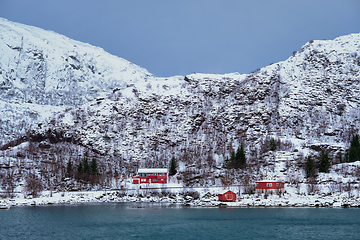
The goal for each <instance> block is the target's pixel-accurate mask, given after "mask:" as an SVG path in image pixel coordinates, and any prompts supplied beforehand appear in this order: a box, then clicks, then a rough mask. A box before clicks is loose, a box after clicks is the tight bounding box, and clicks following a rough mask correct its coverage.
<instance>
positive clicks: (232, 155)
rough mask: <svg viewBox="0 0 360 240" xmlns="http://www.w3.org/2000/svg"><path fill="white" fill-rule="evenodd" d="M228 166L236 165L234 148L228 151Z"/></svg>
mask: <svg viewBox="0 0 360 240" xmlns="http://www.w3.org/2000/svg"><path fill="white" fill-rule="evenodd" d="M229 161H230V167H231V168H235V167H236V163H237V162H236V154H235V151H234V149H233V150H231V153H230V160H229Z"/></svg>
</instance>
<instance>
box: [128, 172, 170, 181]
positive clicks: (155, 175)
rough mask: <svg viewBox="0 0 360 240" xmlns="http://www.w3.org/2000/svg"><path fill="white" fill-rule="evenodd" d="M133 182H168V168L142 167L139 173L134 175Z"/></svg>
mask: <svg viewBox="0 0 360 240" xmlns="http://www.w3.org/2000/svg"><path fill="white" fill-rule="evenodd" d="M132 183H133V184H142V183H167V169H166V168H140V169H139V170H138V175H137V176H133V177H132Z"/></svg>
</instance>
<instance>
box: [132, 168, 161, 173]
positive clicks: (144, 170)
mask: <svg viewBox="0 0 360 240" xmlns="http://www.w3.org/2000/svg"><path fill="white" fill-rule="evenodd" d="M138 173H167V168H139V170H138Z"/></svg>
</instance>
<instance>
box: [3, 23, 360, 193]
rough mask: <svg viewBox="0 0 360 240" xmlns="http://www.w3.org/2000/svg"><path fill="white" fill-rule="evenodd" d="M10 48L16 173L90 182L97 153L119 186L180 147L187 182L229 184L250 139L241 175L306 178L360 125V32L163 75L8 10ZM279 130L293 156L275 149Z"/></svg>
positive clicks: (8, 89) (8, 165)
mask: <svg viewBox="0 0 360 240" xmlns="http://www.w3.org/2000/svg"><path fill="white" fill-rule="evenodd" d="M0 56H1V57H0V96H1V99H0V116H1V119H0V145H3V144H7V143H9V141H10V140H15V139H17V141H13V142H11V143H10V144H7V145H3V147H2V149H5V148H7V147H13V148H11V149H9V150H6V151H2V156H4V157H0V170H1V168H4V169H6V171H5V170H4V171H3V173H2V170H1V171H0V177H1V176H5V175H6V174H8V175H7V177H6V179H12V181H13V182H16V183H19V182H21V181H23V180H24V176H23V175H24V174H23V171H25V172H26V173H27V175H29V176H31V174H32V171H34V170H35V171H36V174H38V175H41V177H42V179H45V180H44V181H43V185H44V186H45V187H46V188H47V189H51V188H52V187H53V186H55V187H56V188H57V189H72V188H73V187H74V184H75V185H76V181H77V183H79V184H80V185H83V184H84V183H85V184H86V181H85V182H84V181H83V180H84V179H81V177H79V176H76V174H75V172H76V168H77V166H79V165H80V162H81V161H83V160H84V159H88V158H96V159H97V160H98V164H99V165H98V167H99V172H100V175H101V176H99V177H101V182H102V183H101V184H105V185H106V184H108V185H109V186H111V184H112V181H113V178H116V179H117V180H118V179H119V178H122V179H126V178H127V177H129V176H130V175H131V174H133V173H135V171H136V169H137V168H138V167H139V166H141V167H167V166H168V163H169V160H170V159H171V158H172V157H175V158H176V159H177V160H178V165H179V173H178V175H177V176H176V178H177V179H176V181H182V183H183V184H184V185H185V186H193V185H194V184H197V185H198V186H209V185H219V183H220V179H221V181H222V180H224V179H225V180H226V178H228V177H229V174H228V173H225V170H224V169H223V168H221V166H222V164H223V162H224V157H226V156H228V155H229V154H230V152H231V150H233V149H236V148H237V147H238V146H239V145H240V144H243V145H244V146H245V152H246V157H247V159H248V165H247V167H246V169H240V170H236V171H235V170H234V171H232V172H231V174H232V175H231V178H232V180H233V183H234V182H235V183H243V182H244V181H245V179H246V178H247V179H249V176H250V178H252V180H261V179H264V178H271V179H277V178H287V181H288V182H292V180H294V179H295V178H296V179H297V180H296V181H303V180H304V177H305V176H304V171H303V170H302V169H301V168H302V167H301V166H303V165H304V155H308V154H309V153H310V154H315V153H316V151H319V150H321V149H328V150H330V157H331V160H332V161H333V162H335V163H336V162H339V159H338V156H340V155H338V153H341V152H342V153H344V150H345V149H346V148H347V147H348V145H349V141H350V138H351V137H352V135H353V134H356V133H359V130H360V119H359V118H360V82H359V81H360V34H351V35H347V36H341V37H338V38H336V39H334V40H327V41H325V40H323V41H317V40H315V41H310V42H308V43H306V44H305V45H304V46H303V47H301V48H300V50H299V51H296V52H294V53H293V54H292V56H290V57H289V58H288V59H287V60H285V61H283V62H279V63H275V64H272V65H270V66H267V67H264V68H261V69H259V70H257V71H255V72H253V73H250V74H239V73H229V74H224V75H218V74H199V73H194V74H190V75H187V76H174V77H169V78H156V77H154V76H152V75H151V74H149V73H148V72H147V71H146V70H145V69H142V68H140V67H138V66H136V65H134V64H132V63H129V62H128V61H126V60H124V59H121V58H118V57H115V56H112V55H110V54H108V53H106V52H104V51H103V50H102V49H100V48H96V47H93V46H90V45H88V44H84V43H80V42H77V41H74V40H71V39H68V38H66V37H64V36H62V35H59V34H56V33H53V32H49V31H45V30H41V29H38V28H35V27H29V26H25V25H22V24H17V23H12V22H9V21H7V20H5V19H0ZM271 138H274V139H275V140H276V143H277V149H276V150H283V151H286V152H282V153H281V154H283V155H284V156H291V159H290V160H288V159H286V160H284V159H282V158H281V157H280V158H279V157H278V155H279V152H276V153H275V152H273V151H269V150H270V144H269V143H270V142H271V141H270V139H271ZM25 141H27V142H28V143H24V142H25ZM1 143H2V144H1ZM14 146H15V147H14ZM281 154H280V155H281ZM5 156H6V157H5ZM279 159H280V160H279ZM69 163H71V164H72V165H70V167H69ZM355 167H357V165H356V166H355V165H354V169H355ZM333 168H334V169H335V167H333ZM65 169H66V170H65ZM69 169H70V170H69ZM334 171H335V170H334ZM354 171H355V170H354ZM356 171H357V170H356ZM1 174H3V175H1ZM14 176H16V177H17V180H16V179H15V180H14ZM247 176H248V177H247ZM336 176H338V175H336ZM345 176H346V174H345ZM69 177H70V178H72V179H71V180H70V178H69ZM354 177H355V176H354ZM65 179H67V180H66V181H65ZM291 179H292V180H291ZM329 179H330V178H328V176H326V177H325V176H324V174H323V175H321V176H320V177H319V180H321V181H327V180H329ZM88 180H89V179H88ZM117 180H116V181H117ZM330 180H331V179H330ZM348 180H349V181H350V180H351V179H348ZM12 181H9V182H12ZM226 181H227V180H226ZM246 181H247V182H248V180H246ZM9 182H7V183H9ZM3 184H4V181H3ZM65 184H67V185H68V186H65ZM222 184H224V182H222ZM5 185H6V184H5ZM83 187H84V186H83ZM75 188H76V187H75ZM80 188H82V187H80Z"/></svg>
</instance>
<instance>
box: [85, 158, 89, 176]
mask: <svg viewBox="0 0 360 240" xmlns="http://www.w3.org/2000/svg"><path fill="white" fill-rule="evenodd" d="M83 164H84V173H90V166H89V161H88V159H87V158H84V163H83Z"/></svg>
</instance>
